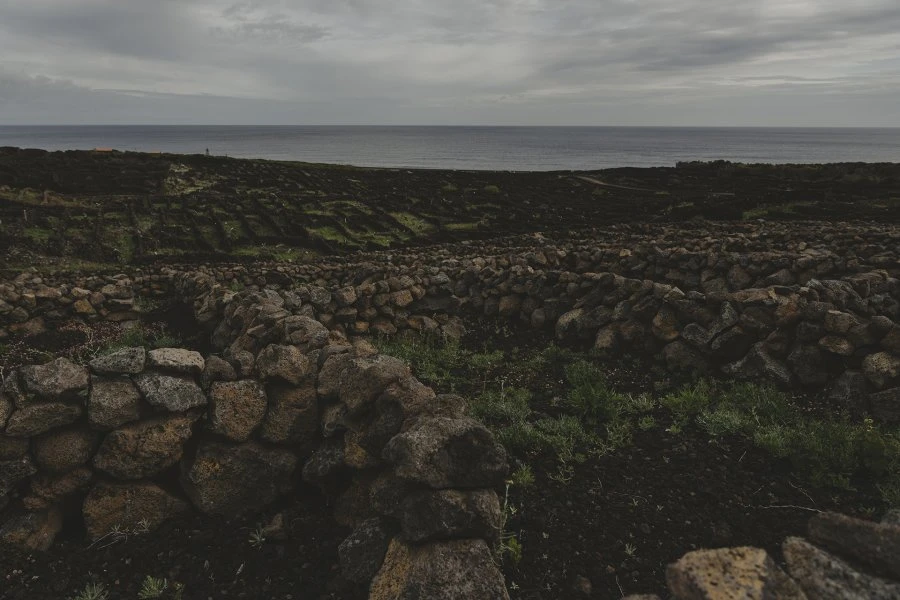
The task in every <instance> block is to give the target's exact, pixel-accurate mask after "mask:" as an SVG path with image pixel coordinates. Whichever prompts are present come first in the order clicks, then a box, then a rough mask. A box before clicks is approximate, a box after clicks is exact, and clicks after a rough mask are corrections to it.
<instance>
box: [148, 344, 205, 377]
mask: <svg viewBox="0 0 900 600" xmlns="http://www.w3.org/2000/svg"><path fill="white" fill-rule="evenodd" d="M147 362H149V363H150V366H152V367H156V368H157V369H162V370H165V371H174V372H176V373H186V374H192V375H199V374H200V373H202V372H203V367H204V365H205V361H204V360H203V356H202V355H201V354H200V353H199V352H195V351H193V350H185V349H184V348H157V349H156V350H151V351H150V352H148V353H147Z"/></svg>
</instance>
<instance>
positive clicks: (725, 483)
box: [503, 429, 878, 600]
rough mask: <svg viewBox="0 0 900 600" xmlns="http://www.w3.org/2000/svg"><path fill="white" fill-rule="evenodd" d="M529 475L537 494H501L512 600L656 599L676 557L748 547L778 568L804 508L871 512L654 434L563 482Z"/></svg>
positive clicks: (716, 445)
mask: <svg viewBox="0 0 900 600" xmlns="http://www.w3.org/2000/svg"><path fill="white" fill-rule="evenodd" d="M532 468H533V469H534V471H535V475H536V482H535V485H534V486H532V487H530V488H528V489H526V490H525V491H524V492H522V491H515V490H513V491H511V493H510V502H511V503H512V505H513V506H515V507H517V511H516V514H515V515H514V516H513V517H512V518H511V519H510V521H509V523H508V525H507V528H508V530H509V531H510V532H512V533H514V534H516V536H517V537H518V539H519V541H520V542H521V544H522V547H523V558H522V560H521V562H520V563H519V564H511V561H510V560H509V559H507V560H506V562H505V564H504V568H503V570H504V573H505V575H506V578H507V584H508V585H509V586H511V591H510V595H511V597H512V598H513V599H516V598H521V599H528V600H537V599H542V600H549V599H556V598H570V597H590V598H619V597H621V595H622V592H623V591H624V592H625V594H630V593H656V594H660V595H662V597H666V594H665V568H666V565H668V564H669V563H671V562H673V561H676V560H678V559H679V558H680V557H681V556H682V555H684V553H686V552H689V551H691V550H694V549H697V548H715V547H723V546H743V545H749V546H756V547H762V548H765V549H766V550H768V551H769V552H770V553H771V554H772V555H773V556H774V557H776V558H780V549H779V548H780V545H781V542H782V541H783V540H784V539H785V538H786V537H787V536H790V535H803V534H804V533H805V527H806V521H807V520H808V519H809V517H810V516H812V514H813V511H814V510H829V509H834V510H838V511H842V512H845V513H849V514H854V513H857V512H859V510H860V509H861V507H862V506H863V505H867V504H870V503H876V504H877V503H878V501H877V500H876V499H874V498H871V497H870V498H866V497H865V496H864V495H860V494H854V493H849V492H841V493H832V492H827V491H823V490H814V489H809V488H805V487H804V486H803V485H802V484H800V483H798V482H797V481H796V480H795V479H793V478H792V477H791V476H790V475H789V474H788V473H787V472H786V469H784V468H782V465H779V464H778V463H777V462H776V461H773V460H772V459H771V458H770V457H768V456H766V455H765V454H764V453H762V452H761V451H759V450H757V449H755V448H753V447H752V446H750V445H749V444H747V443H745V442H742V441H740V440H731V441H728V442H724V443H723V442H712V441H710V439H709V437H708V436H702V435H700V434H699V433H696V434H691V433H682V434H679V435H670V434H668V433H666V432H664V431H662V430H661V429H655V430H653V431H650V432H644V433H640V432H638V433H636V435H635V439H634V444H633V445H632V446H631V447H629V448H627V449H624V450H621V451H618V452H616V453H615V454H613V455H610V456H605V457H602V458H600V459H593V460H590V461H588V462H586V463H585V464H583V465H579V466H577V467H576V469H575V472H574V475H573V476H572V478H571V480H570V481H568V482H561V481H558V480H555V479H553V478H552V476H554V475H555V474H556V473H557V471H558V468H557V465H556V463H555V462H554V461H553V460H552V459H547V460H544V461H541V462H539V463H538V464H536V465H535V464H532ZM629 552H632V555H629ZM586 582H590V588H591V590H592V591H591V592H590V593H587V594H586V593H584V588H585V585H586Z"/></svg>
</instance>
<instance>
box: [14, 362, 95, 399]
mask: <svg viewBox="0 0 900 600" xmlns="http://www.w3.org/2000/svg"><path fill="white" fill-rule="evenodd" d="M21 374H22V384H23V385H24V387H25V390H26V391H27V392H29V393H31V394H34V395H35V396H37V397H38V398H43V399H44V400H60V399H63V400H65V399H71V398H74V397H75V396H77V394H78V393H79V392H82V391H84V390H86V389H87V387H88V370H87V367H82V366H80V365H76V364H75V363H73V362H72V361H70V360H69V359H67V358H58V359H56V360H54V361H51V362H49V363H47V364H45V365H28V366H26V367H22V369H21Z"/></svg>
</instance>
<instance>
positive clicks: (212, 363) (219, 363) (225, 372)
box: [200, 356, 237, 390]
mask: <svg viewBox="0 0 900 600" xmlns="http://www.w3.org/2000/svg"><path fill="white" fill-rule="evenodd" d="M235 379H237V372H236V371H235V370H234V367H233V366H231V363H229V362H228V361H226V360H225V359H222V358H219V357H218V356H210V357H209V358H207V359H206V364H205V365H204V367H203V374H202V375H201V376H200V385H201V387H203V389H204V390H208V389H209V388H210V386H211V385H212V384H213V383H215V382H216V381H234V380H235Z"/></svg>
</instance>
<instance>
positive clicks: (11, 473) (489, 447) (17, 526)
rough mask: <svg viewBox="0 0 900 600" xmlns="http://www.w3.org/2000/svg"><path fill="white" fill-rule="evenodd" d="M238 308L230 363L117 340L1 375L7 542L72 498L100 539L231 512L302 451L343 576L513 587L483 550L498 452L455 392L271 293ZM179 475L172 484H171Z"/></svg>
mask: <svg viewBox="0 0 900 600" xmlns="http://www.w3.org/2000/svg"><path fill="white" fill-rule="evenodd" d="M257 300H258V299H257ZM232 304H233V305H234V306H240V303H232ZM232 304H229V307H230V306H231V305H232ZM229 310H230V308H229ZM251 313H252V316H251ZM232 316H233V317H235V316H236V317H237V318H238V319H244V318H246V319H247V324H248V325H250V327H249V329H248V330H247V332H245V333H243V334H241V335H238V336H237V337H236V338H235V340H234V342H233V343H232V344H231V345H230V346H229V347H228V349H227V352H226V356H227V357H228V359H229V360H224V359H222V358H219V357H217V356H210V357H207V358H206V359H204V358H203V357H202V356H201V355H200V354H199V353H197V352H194V351H190V350H184V349H177V348H164V349H157V350H151V351H149V352H147V351H146V350H144V349H143V348H127V349H123V350H120V351H117V352H115V353H113V354H110V355H107V356H103V357H100V358H97V359H95V360H93V361H92V362H91V364H90V365H89V367H84V366H79V365H76V364H73V363H71V362H70V361H68V360H67V359H64V358H62V359H58V360H56V361H53V362H51V363H48V364H46V365H41V366H26V367H22V368H21V369H20V370H18V371H16V372H14V373H12V374H10V375H9V376H8V377H7V378H6V379H5V380H4V382H3V387H2V395H0V459H2V460H0V502H2V505H0V541H2V542H5V543H12V544H16V545H19V546H23V547H26V548H31V549H46V548H48V547H49V546H50V545H51V544H52V542H53V539H54V537H55V535H56V534H57V533H58V532H59V531H60V530H61V529H62V527H63V512H62V511H61V509H60V507H61V506H62V505H63V504H71V502H72V500H73V499H74V500H75V501H80V503H81V504H80V505H81V513H82V518H83V521H84V525H85V528H86V530H87V533H88V535H89V537H91V538H93V539H97V538H102V537H104V536H107V535H113V534H115V532H128V531H134V530H136V529H138V528H139V529H141V530H142V531H146V530H150V529H153V528H155V527H156V526H158V525H159V524H160V523H162V522H163V521H164V520H166V519H168V518H171V517H173V516H176V515H179V514H182V513H184V512H186V511H189V510H191V509H192V508H193V509H196V510H199V511H202V512H204V513H209V514H220V515H229V516H233V515H239V514H241V513H244V512H247V511H250V510H255V509H259V508H261V507H262V506H265V505H266V504H269V503H271V502H272V501H274V500H275V499H276V498H278V497H279V496H281V495H282V494H284V493H285V492H287V491H289V490H290V489H291V487H292V482H293V480H294V475H295V473H297V472H298V471H299V470H300V466H301V465H302V466H303V467H302V474H303V478H304V479H306V480H307V481H309V482H313V483H316V484H318V485H321V486H322V487H323V489H325V490H326V491H328V492H329V493H333V494H334V495H335V497H336V503H335V506H336V508H335V518H336V520H337V522H338V523H340V524H343V525H347V526H352V527H354V528H355V529H354V532H353V534H352V535H351V536H350V537H349V538H348V539H347V541H345V543H344V544H342V546H341V549H340V556H341V563H342V567H343V571H344V575H345V578H346V581H347V582H348V584H349V585H355V586H362V587H366V586H369V585H371V597H372V598H413V597H419V596H416V594H421V593H426V592H427V595H428V597H434V598H443V597H447V598H451V597H470V598H505V597H506V592H505V586H504V583H503V578H502V576H501V575H500V573H499V571H497V569H496V567H495V566H494V564H493V562H492V556H493V555H492V548H494V546H495V545H496V544H497V542H498V539H499V533H500V526H501V511H500V503H499V500H498V498H497V494H496V492H495V491H494V490H495V489H496V488H497V487H499V486H501V485H502V483H503V479H504V477H505V475H506V470H507V463H506V455H505V452H504V450H503V448H502V446H500V445H499V444H498V443H497V442H496V441H495V440H494V439H493V437H492V435H491V434H490V432H488V431H487V430H486V429H485V428H484V427H483V426H482V425H481V424H480V423H478V422H477V421H475V420H473V419H471V418H468V417H466V416H465V410H466V407H465V402H464V401H463V400H462V398H460V397H458V396H451V395H444V396H438V395H436V394H435V393H434V391H433V390H431V389H430V388H428V387H426V386H424V385H423V384H422V383H420V382H419V381H418V380H417V379H415V378H414V377H413V376H412V375H411V373H410V371H409V367H408V366H407V365H406V364H405V363H403V362H402V361H400V360H398V359H395V358H392V357H388V356H382V355H378V354H377V353H376V352H375V350H374V348H373V347H372V346H371V345H370V344H368V343H365V342H357V343H356V344H355V345H352V344H350V343H348V342H347V341H346V340H345V339H344V338H342V337H341V336H339V335H334V334H329V332H328V330H327V329H325V327H324V326H323V325H322V324H321V323H318V322H317V321H314V320H313V319H310V318H309V317H305V316H300V315H290V314H289V313H288V312H287V311H284V310H283V309H282V308H279V306H278V305H276V304H274V303H265V302H259V303H257V304H253V305H252V310H250V311H249V312H247V313H246V314H243V313H241V312H240V310H235V311H234V313H233V314H232ZM254 319H258V321H254ZM254 322H256V323H257V324H256V325H252V323H254ZM189 440H190V445H191V451H190V452H186V450H185V447H186V445H187V444H188V442H189ZM176 477H177V480H178V481H179V482H180V490H178V491H174V490H172V489H171V486H170V485H166V484H165V482H171V481H172V480H173V479H174V478H176Z"/></svg>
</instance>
